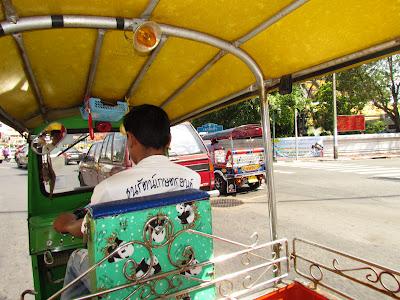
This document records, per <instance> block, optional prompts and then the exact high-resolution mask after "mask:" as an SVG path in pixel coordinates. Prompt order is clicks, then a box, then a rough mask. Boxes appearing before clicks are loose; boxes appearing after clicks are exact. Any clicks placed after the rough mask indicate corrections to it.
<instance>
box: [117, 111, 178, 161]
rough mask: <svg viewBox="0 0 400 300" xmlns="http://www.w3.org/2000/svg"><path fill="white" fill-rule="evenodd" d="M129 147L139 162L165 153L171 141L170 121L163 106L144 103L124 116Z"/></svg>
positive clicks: (134, 158)
mask: <svg viewBox="0 0 400 300" xmlns="http://www.w3.org/2000/svg"><path fill="white" fill-rule="evenodd" d="M123 123H124V127H125V131H126V134H127V140H128V149H129V154H130V156H131V159H132V160H133V162H134V163H135V164H137V163H138V162H139V161H140V160H142V159H143V158H145V157H147V156H149V155H154V154H165V153H166V151H167V148H168V147H169V143H170V141H171V133H170V121H169V119H168V116H167V114H166V113H165V111H164V110H162V109H161V108H159V107H157V106H154V105H150V104H143V105H139V106H134V107H132V109H131V110H130V111H129V113H128V114H126V115H125V117H124V121H123Z"/></svg>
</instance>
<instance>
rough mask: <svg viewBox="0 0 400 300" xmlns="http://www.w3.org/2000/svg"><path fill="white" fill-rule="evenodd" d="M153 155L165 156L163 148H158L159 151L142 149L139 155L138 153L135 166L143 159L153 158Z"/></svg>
mask: <svg viewBox="0 0 400 300" xmlns="http://www.w3.org/2000/svg"><path fill="white" fill-rule="evenodd" d="M153 155H165V150H164V149H163V148H160V149H155V148H143V149H142V151H141V153H140V155H139V157H138V160H137V163H136V164H138V163H139V162H140V161H142V160H143V159H145V158H147V157H149V156H153Z"/></svg>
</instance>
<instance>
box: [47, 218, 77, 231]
mask: <svg viewBox="0 0 400 300" xmlns="http://www.w3.org/2000/svg"><path fill="white" fill-rule="evenodd" d="M76 219H77V218H76V216H75V215H74V214H71V213H62V214H61V215H59V216H58V217H57V218H56V219H55V220H54V222H53V227H54V229H55V230H56V231H58V232H61V233H68V232H69V230H68V227H69V225H70V224H71V223H72V222H74V221H76Z"/></svg>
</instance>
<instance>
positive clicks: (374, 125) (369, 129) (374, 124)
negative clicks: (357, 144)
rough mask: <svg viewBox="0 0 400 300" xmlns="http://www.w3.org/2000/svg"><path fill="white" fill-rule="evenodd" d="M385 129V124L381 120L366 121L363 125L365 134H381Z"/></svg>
mask: <svg viewBox="0 0 400 300" xmlns="http://www.w3.org/2000/svg"><path fill="white" fill-rule="evenodd" d="M386 127H387V124H386V122H385V121H382V120H376V121H367V122H366V123H365V133H381V132H384V131H385V129H386Z"/></svg>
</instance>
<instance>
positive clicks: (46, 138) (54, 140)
mask: <svg viewBox="0 0 400 300" xmlns="http://www.w3.org/2000/svg"><path fill="white" fill-rule="evenodd" d="M66 135H67V129H66V128H65V127H64V125H62V124H61V123H56V122H54V123H51V124H49V125H47V126H46V128H45V129H43V130H42V131H41V132H40V133H39V135H38V136H36V137H35V138H34V139H33V140H32V142H31V148H32V150H33V151H34V152H36V153H37V154H39V155H46V154H49V153H50V152H51V151H53V150H54V149H55V148H56V147H57V145H58V144H59V143H60V142H61V141H62V140H63V139H64V138H65V137H66Z"/></svg>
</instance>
